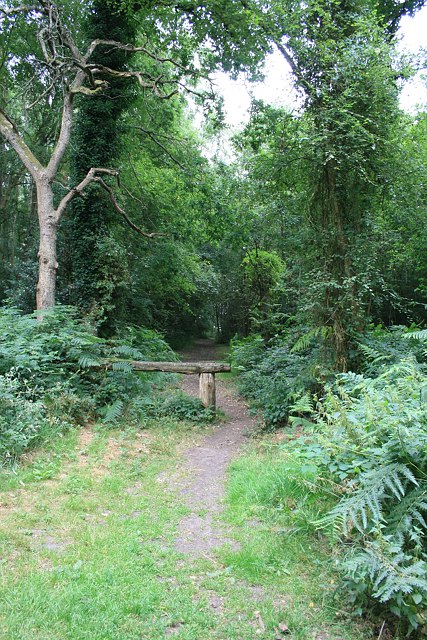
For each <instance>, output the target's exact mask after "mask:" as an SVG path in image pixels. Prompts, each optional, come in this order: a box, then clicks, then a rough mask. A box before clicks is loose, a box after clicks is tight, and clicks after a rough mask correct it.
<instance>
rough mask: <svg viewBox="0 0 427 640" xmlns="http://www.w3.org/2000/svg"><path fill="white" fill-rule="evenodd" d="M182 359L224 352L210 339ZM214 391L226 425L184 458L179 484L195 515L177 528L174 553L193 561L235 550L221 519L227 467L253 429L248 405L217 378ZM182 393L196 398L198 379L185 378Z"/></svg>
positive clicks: (208, 357) (213, 356)
mask: <svg viewBox="0 0 427 640" xmlns="http://www.w3.org/2000/svg"><path fill="white" fill-rule="evenodd" d="M181 357H182V359H183V360H185V361H188V362H191V361H197V360H209V361H214V360H219V359H221V358H220V348H218V347H217V346H216V345H215V344H214V343H213V342H212V341H210V340H198V341H196V342H195V343H194V345H193V347H192V348H191V349H189V350H187V351H185V352H182V353H181ZM216 387H217V389H216V390H217V408H218V409H220V410H221V411H223V412H224V413H225V415H226V422H225V423H222V424H221V425H220V426H217V427H216V428H215V431H214V433H213V434H212V435H210V436H208V437H207V438H205V439H204V440H203V441H202V442H201V443H200V444H198V445H197V446H194V447H192V448H191V449H188V450H187V451H186V452H185V453H184V468H185V470H186V471H187V473H188V476H189V477H188V479H187V480H182V481H180V482H178V490H179V491H180V493H181V495H182V498H183V500H184V502H185V504H187V505H188V506H189V507H190V509H191V513H190V514H189V515H188V516H186V517H185V518H184V519H183V520H182V521H181V522H180V524H179V528H178V537H177V540H176V545H175V548H176V549H177V551H180V552H183V553H187V554H189V555H191V556H192V557H193V558H196V557H200V556H203V555H204V556H206V555H209V552H211V551H212V550H213V549H215V548H218V547H220V546H222V545H224V544H226V543H230V544H231V545H232V546H235V545H233V543H232V541H230V540H229V539H228V538H227V531H226V530H224V527H223V526H221V523H220V521H219V519H218V516H219V515H220V514H221V512H222V511H223V504H222V500H223V498H224V485H225V475H226V471H227V467H228V465H229V463H230V462H231V460H232V459H233V457H235V456H236V455H237V453H238V451H239V449H240V448H241V447H242V445H243V444H244V442H245V439H246V435H247V434H248V432H250V431H251V429H253V428H254V426H255V421H254V419H253V418H251V417H250V416H249V415H248V412H247V407H246V404H245V403H244V402H243V401H242V400H241V399H240V398H238V397H237V394H236V393H235V392H233V391H231V390H230V389H229V388H227V386H226V385H225V383H224V382H223V381H222V380H221V379H218V376H217V381H216ZM182 389H183V391H185V392H186V393H188V394H189V395H191V396H196V397H197V396H198V376H197V375H194V376H193V375H187V376H185V378H184V380H183V382H182Z"/></svg>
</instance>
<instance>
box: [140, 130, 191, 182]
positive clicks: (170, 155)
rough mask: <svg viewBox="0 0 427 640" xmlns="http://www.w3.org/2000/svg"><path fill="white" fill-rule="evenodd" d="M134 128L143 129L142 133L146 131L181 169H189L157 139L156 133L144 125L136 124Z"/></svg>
mask: <svg viewBox="0 0 427 640" xmlns="http://www.w3.org/2000/svg"><path fill="white" fill-rule="evenodd" d="M132 128H134V129H136V130H137V131H142V133H145V134H146V135H147V136H148V137H149V138H150V140H152V141H153V142H154V143H155V144H157V146H159V147H160V148H161V149H162V150H163V151H164V152H165V153H166V154H167V156H168V157H169V158H170V159H171V160H173V162H175V164H177V165H178V167H179V168H180V169H182V170H183V171H187V170H186V168H185V167H184V165H183V164H181V163H180V161H179V160H177V159H176V158H175V156H174V155H173V154H172V153H171V152H170V151H169V149H168V148H167V147H165V146H164V144H162V143H161V142H160V140H158V139H157V137H156V134H154V133H153V132H152V131H149V130H148V129H144V127H141V126H136V125H135V126H133V127H132Z"/></svg>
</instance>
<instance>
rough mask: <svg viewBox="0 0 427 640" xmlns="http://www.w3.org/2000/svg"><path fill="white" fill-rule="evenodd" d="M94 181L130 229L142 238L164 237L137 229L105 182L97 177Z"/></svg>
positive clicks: (161, 234) (163, 234)
mask: <svg viewBox="0 0 427 640" xmlns="http://www.w3.org/2000/svg"><path fill="white" fill-rule="evenodd" d="M95 179H96V182H98V183H99V184H100V185H101V186H102V187H103V188H104V189H105V190H106V192H107V193H108V195H109V196H110V200H111V203H112V205H113V207H114V208H115V210H116V211H117V213H119V214H120V215H121V216H122V217H123V219H124V220H125V221H126V224H128V225H129V227H130V228H131V229H133V230H134V231H136V232H137V233H139V234H140V235H141V236H144V238H158V237H162V236H163V237H164V236H166V234H165V233H147V231H143V229H141V228H140V227H138V226H137V225H136V224H135V223H134V222H132V220H131V219H130V218H129V216H128V215H127V213H126V211H125V210H124V209H122V207H121V206H120V205H119V203H118V202H117V200H116V198H115V195H114V192H113V190H112V188H111V187H110V186H109V185H108V184H107V183H106V182H104V180H103V179H102V178H99V177H98V178H95Z"/></svg>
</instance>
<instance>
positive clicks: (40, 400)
mask: <svg viewBox="0 0 427 640" xmlns="http://www.w3.org/2000/svg"><path fill="white" fill-rule="evenodd" d="M159 357H160V358H163V359H168V360H169V359H172V358H173V359H175V358H176V356H175V355H174V354H173V353H172V351H171V349H170V347H169V346H168V345H167V344H166V343H165V341H164V340H163V339H162V338H161V337H160V336H159V335H158V334H156V333H155V332H154V331H151V330H147V329H143V328H138V327H128V328H127V330H126V332H125V337H124V338H123V339H115V340H110V341H107V340H105V339H102V338H99V337H97V336H96V335H95V334H94V328H93V326H91V325H90V324H88V322H87V321H85V320H81V319H79V318H78V316H77V314H76V311H75V309H73V308H71V307H56V308H55V309H52V310H50V311H47V312H45V314H44V315H43V319H42V320H41V321H40V320H38V319H37V317H36V316H35V314H29V315H23V314H21V313H20V312H19V311H18V310H16V309H14V308H2V309H1V311H0V376H1V381H2V384H1V388H0V402H1V404H2V408H3V411H2V424H1V429H0V439H1V445H0V457H1V459H2V460H3V461H11V460H13V459H15V458H16V457H17V456H18V455H19V454H20V453H21V452H22V451H23V450H24V449H25V448H26V447H29V446H33V445H35V444H36V443H38V442H40V440H41V439H42V438H44V437H45V435H47V434H50V435H53V434H54V433H56V432H58V431H61V430H64V429H66V428H68V427H69V425H70V423H72V422H74V421H79V422H82V421H87V420H90V419H96V418H101V419H102V420H103V422H104V423H106V424H113V423H116V422H117V421H118V419H119V418H120V417H122V415H123V414H124V413H126V412H127V413H128V414H129V415H133V413H135V411H136V408H135V407H136V406H137V404H138V399H139V398H140V397H142V396H148V395H150V393H151V389H152V384H151V383H153V382H154V381H155V380H156V381H157V382H158V383H160V382H161V380H163V378H164V376H163V374H157V373H153V374H135V373H134V372H133V371H132V368H131V367H130V365H129V362H128V361H129V360H150V359H151V360H152V359H158V358H159ZM106 364H110V365H112V366H111V368H106V367H105V366H104V365H106Z"/></svg>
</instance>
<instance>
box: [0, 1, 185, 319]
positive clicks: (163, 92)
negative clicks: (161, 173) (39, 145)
mask: <svg viewBox="0 0 427 640" xmlns="http://www.w3.org/2000/svg"><path fill="white" fill-rule="evenodd" d="M79 9H80V11H79ZM86 9H87V7H86V6H81V5H79V4H78V3H74V2H70V3H69V4H68V3H67V5H65V4H64V5H61V6H57V5H56V4H54V3H53V2H51V1H50V0H40V2H38V3H36V4H35V5H34V6H27V5H19V4H17V3H15V2H13V0H12V1H11V2H3V5H2V6H0V15H1V16H2V19H1V23H0V31H1V33H2V34H5V33H8V32H9V31H16V32H19V33H20V35H21V37H20V38H19V39H17V41H16V44H17V46H16V48H15V49H13V48H11V50H10V51H9V54H8V61H7V62H6V63H5V64H4V65H3V69H2V72H3V79H4V80H5V82H8V84H9V86H6V92H7V99H6V105H5V106H4V107H3V108H2V109H1V110H0V133H1V134H2V136H3V138H4V139H5V140H6V141H7V143H8V144H9V145H10V146H11V147H12V148H13V149H14V150H15V152H16V153H17V155H18V157H19V159H20V160H21V162H22V164H23V165H24V167H25V169H26V170H27V171H28V173H29V174H30V175H31V177H32V179H33V181H34V184H35V186H36V192H37V212H38V219H39V226H40V243H39V277H38V284H37V308H38V309H40V310H41V309H46V308H48V307H51V306H53V305H54V304H55V292H56V273H57V268H58V263H57V234H58V225H59V222H60V220H61V218H62V216H63V214H64V212H65V210H66V208H67V206H68V205H69V204H70V202H71V201H72V200H73V199H74V198H76V197H81V196H82V194H83V193H84V191H85V189H86V188H87V187H88V186H89V185H91V184H93V183H96V184H97V185H98V186H100V187H102V188H103V189H104V190H105V191H106V192H107V193H108V195H109V197H110V199H111V200H112V202H113V205H114V208H115V210H116V211H117V212H118V213H120V214H121V215H122V216H123V217H124V218H125V219H126V221H127V222H128V223H129V224H130V226H131V227H132V228H133V229H134V230H136V231H138V232H139V233H141V234H142V235H150V234H147V233H145V232H144V231H143V230H142V229H140V228H139V227H138V226H137V225H134V224H133V223H132V222H131V221H130V220H129V219H128V217H127V216H126V213H125V212H124V211H123V209H122V208H121V207H120V205H119V204H118V202H117V200H116V198H115V196H114V191H113V188H112V186H111V185H109V184H108V183H107V181H106V180H107V179H108V177H113V178H114V177H117V173H118V172H117V170H115V169H110V168H107V167H93V166H92V167H90V169H89V170H88V172H87V173H86V175H85V176H84V177H83V178H82V179H81V180H80V182H78V184H74V185H72V184H71V185H70V183H69V180H68V178H67V177H65V179H64V180H63V182H62V188H63V189H65V191H66V193H65V195H61V196H57V197H55V196H56V193H55V189H54V183H55V181H57V178H58V175H59V171H60V168H61V166H62V163H63V161H64V158H65V155H66V152H67V150H68V147H69V143H70V138H71V132H72V125H73V119H74V106H75V104H74V103H75V97H76V95H83V96H85V97H86V98H92V97H93V96H96V95H97V94H99V93H102V92H103V91H104V90H106V89H107V88H108V86H109V82H110V80H111V79H117V78H128V79H129V78H131V79H133V80H134V81H136V82H137V84H138V85H139V87H140V88H141V89H142V90H145V91H147V90H148V91H152V92H153V93H154V94H155V95H156V96H157V97H158V98H159V99H168V98H169V97H171V96H172V95H174V94H175V93H176V92H177V90H178V86H179V85H181V86H182V85H183V77H184V75H185V73H186V72H187V71H188V70H187V69H185V68H184V67H183V66H182V65H181V64H179V63H177V62H175V61H174V60H173V59H172V58H170V57H160V56H159V55H158V54H157V53H156V52H155V51H152V50H150V48H149V47H147V46H145V45H142V46H138V47H132V46H131V45H129V44H127V43H122V42H117V41H114V40H111V39H108V40H105V39H95V40H92V41H89V42H87V41H86V42H81V41H80V36H81V34H80V33H79V29H78V25H80V24H81V19H82V15H81V12H83V13H84V12H85V10H86ZM76 16H77V17H78V19H79V20H78V24H76ZM73 26H74V28H75V32H74V35H73ZM24 34H25V35H26V36H27V37H25V38H24V37H23V36H24ZM106 45H107V46H108V47H110V48H112V49H117V50H120V51H126V52H138V53H139V54H140V55H142V56H146V57H148V58H149V59H150V60H152V61H153V63H154V67H155V69H154V70H153V71H152V72H147V71H146V69H142V70H139V69H136V70H134V69H131V70H129V69H127V70H124V71H123V70H122V71H121V70H117V69H114V68H111V67H109V66H107V65H103V64H99V63H94V62H93V61H92V56H93V55H94V54H95V53H96V51H97V50H98V49H99V48H101V47H103V46H106ZM31 68H35V69H34V73H33V78H31V77H29V75H28V74H29V69H31ZM20 76H23V77H24V82H23V83H22V84H20V83H19V81H20V80H21V81H22V77H20ZM16 79H18V82H17V83H15V85H14V81H15V80H16ZM33 82H35V83H36V84H37V88H38V89H39V90H40V92H39V95H38V96H36V98H35V99H34V100H32V101H31V104H29V105H27V109H26V110H25V111H21V112H20V113H18V118H19V125H17V124H15V121H14V101H13V98H14V93H19V92H21V93H22V92H23V91H24V93H25V90H26V89H27V88H28V87H30V88H31V86H32V83H33ZM45 96H48V97H49V99H50V101H51V102H52V103H53V104H54V105H55V106H56V104H58V111H59V118H60V126H59V129H58V132H57V134H56V137H55V140H54V141H53V143H52V145H49V146H48V148H47V150H44V151H43V153H42V154H39V155H36V152H35V150H34V148H31V146H30V143H29V141H28V139H27V136H26V135H25V133H24V131H25V126H24V124H25V119H26V118H27V117H28V116H27V113H28V110H29V109H30V107H32V106H34V105H35V104H37V103H38V102H39V101H40V100H41V99H43V98H44V97H45ZM25 97H26V96H24V98H25Z"/></svg>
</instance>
